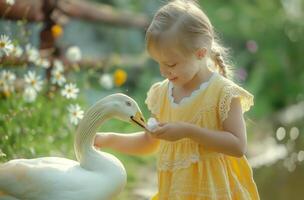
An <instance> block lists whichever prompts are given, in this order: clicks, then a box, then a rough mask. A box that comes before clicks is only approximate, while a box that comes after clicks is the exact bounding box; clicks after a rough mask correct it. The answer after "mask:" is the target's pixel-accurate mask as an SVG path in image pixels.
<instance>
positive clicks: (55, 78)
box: [51, 68, 66, 86]
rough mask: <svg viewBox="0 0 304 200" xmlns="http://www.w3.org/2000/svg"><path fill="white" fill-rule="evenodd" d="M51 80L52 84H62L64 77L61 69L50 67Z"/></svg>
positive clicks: (64, 80)
mask: <svg viewBox="0 0 304 200" xmlns="http://www.w3.org/2000/svg"><path fill="white" fill-rule="evenodd" d="M51 82H52V83H53V84H57V85H59V86H62V85H63V84H64V83H65V82H66V79H65V77H64V75H63V73H62V72H61V71H58V70H56V69H55V68H54V69H52V78H51Z"/></svg>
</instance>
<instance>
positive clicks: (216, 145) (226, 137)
mask: <svg viewBox="0 0 304 200" xmlns="http://www.w3.org/2000/svg"><path fill="white" fill-rule="evenodd" d="M223 129H224V131H214V130H210V129H206V128H200V127H197V126H191V128H190V130H192V131H190V132H189V133H190V134H189V137H190V138H191V139H193V140H195V141H197V142H198V143H200V144H203V145H204V146H206V147H207V148H209V149H211V150H215V151H218V152H222V153H225V154H228V155H231V156H236V157H241V156H243V155H244V153H245V152H246V146H247V137H246V126H245V122H244V118H243V113H242V108H241V102H240V99H239V98H234V99H232V101H231V106H230V110H229V112H228V117H227V119H225V120H224V121H223Z"/></svg>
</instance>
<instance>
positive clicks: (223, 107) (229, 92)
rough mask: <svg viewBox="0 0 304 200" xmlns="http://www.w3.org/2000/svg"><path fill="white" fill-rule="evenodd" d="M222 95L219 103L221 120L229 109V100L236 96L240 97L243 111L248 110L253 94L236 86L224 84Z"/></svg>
mask: <svg viewBox="0 0 304 200" xmlns="http://www.w3.org/2000/svg"><path fill="white" fill-rule="evenodd" d="M223 90H224V95H223V97H222V98H221V99H220V105H219V112H220V119H221V121H222V122H223V121H224V120H225V119H226V118H227V117H228V112H229V110H230V104H231V100H232V99H233V98H236V97H240V98H241V106H242V111H243V113H244V112H246V111H248V110H249V108H250V107H251V106H252V105H253V96H252V95H251V94H250V93H248V92H246V91H245V90H243V89H242V88H239V87H237V86H231V85H229V86H225V87H224V88H223Z"/></svg>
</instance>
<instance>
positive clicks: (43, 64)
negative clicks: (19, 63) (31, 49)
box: [35, 58, 51, 69]
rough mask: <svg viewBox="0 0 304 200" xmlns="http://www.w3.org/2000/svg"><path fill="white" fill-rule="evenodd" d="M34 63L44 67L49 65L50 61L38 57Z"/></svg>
mask: <svg viewBox="0 0 304 200" xmlns="http://www.w3.org/2000/svg"><path fill="white" fill-rule="evenodd" d="M35 65H37V66H41V67H43V68H45V69H47V68H49V67H50V66H51V64H50V62H49V61H48V60H47V59H45V58H38V60H36V61H35Z"/></svg>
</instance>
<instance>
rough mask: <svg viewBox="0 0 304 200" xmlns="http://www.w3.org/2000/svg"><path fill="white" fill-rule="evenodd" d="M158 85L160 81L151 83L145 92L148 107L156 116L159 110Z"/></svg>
mask: <svg viewBox="0 0 304 200" xmlns="http://www.w3.org/2000/svg"><path fill="white" fill-rule="evenodd" d="M160 85H161V83H160V82H158V83H155V84H153V85H152V86H151V88H150V89H149V91H148V92H147V98H146V100H145V103H146V104H147V106H148V109H149V110H150V112H151V113H152V114H153V115H154V116H158V115H159V112H160V105H159V95H160V94H159V93H160Z"/></svg>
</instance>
